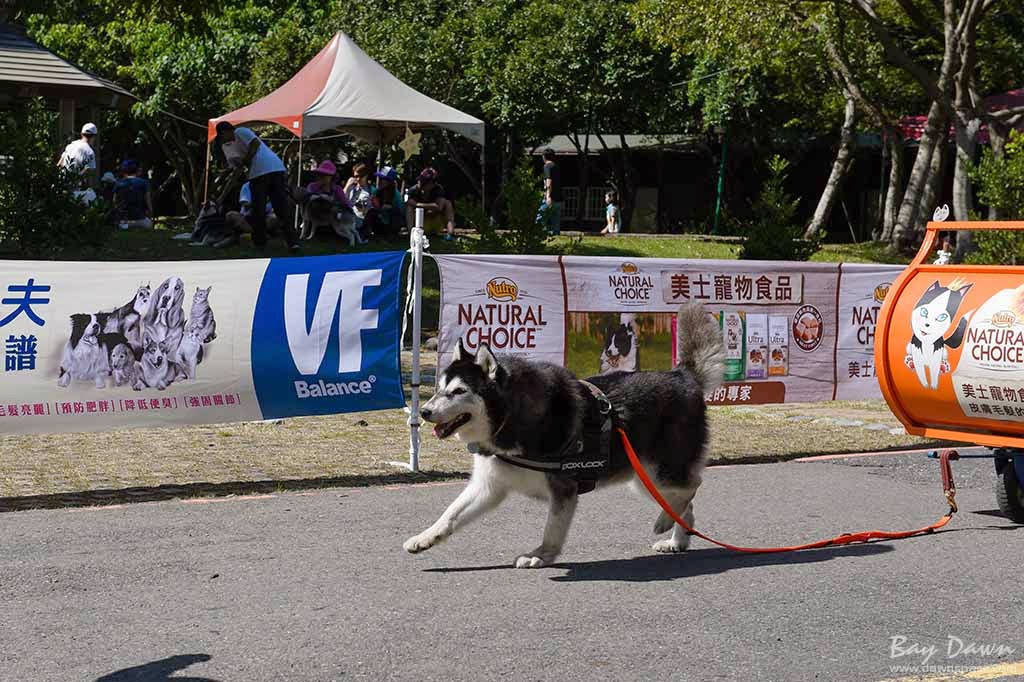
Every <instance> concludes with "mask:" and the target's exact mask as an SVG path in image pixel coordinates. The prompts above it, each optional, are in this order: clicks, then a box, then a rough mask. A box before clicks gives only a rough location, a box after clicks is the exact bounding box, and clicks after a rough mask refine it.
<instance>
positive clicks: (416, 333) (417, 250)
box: [409, 208, 424, 471]
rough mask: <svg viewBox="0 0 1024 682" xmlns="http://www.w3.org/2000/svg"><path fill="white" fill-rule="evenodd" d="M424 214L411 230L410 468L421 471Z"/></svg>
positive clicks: (417, 219) (420, 212)
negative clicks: (421, 337) (421, 338)
mask: <svg viewBox="0 0 1024 682" xmlns="http://www.w3.org/2000/svg"><path fill="white" fill-rule="evenodd" d="M423 213H424V210H423V209H422V208H417V209H416V227H414V228H413V229H412V230H410V231H409V245H410V246H411V247H412V267H413V284H412V296H413V298H412V381H410V384H411V387H412V401H411V405H410V412H409V469H410V470H411V471H419V470H420V336H421V334H422V324H423Z"/></svg>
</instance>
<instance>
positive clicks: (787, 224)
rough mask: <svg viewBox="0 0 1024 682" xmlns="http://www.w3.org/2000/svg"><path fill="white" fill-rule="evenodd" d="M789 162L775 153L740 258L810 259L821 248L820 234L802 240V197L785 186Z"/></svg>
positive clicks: (754, 207)
mask: <svg viewBox="0 0 1024 682" xmlns="http://www.w3.org/2000/svg"><path fill="white" fill-rule="evenodd" d="M788 169H789V162H788V161H786V160H785V159H783V158H782V157H780V156H777V155H776V156H773V157H772V158H771V160H770V161H769V162H768V173H769V175H768V179H767V180H766V181H765V183H764V187H762V189H761V195H760V196H759V197H758V198H757V201H755V202H754V205H753V209H754V223H753V224H752V225H751V226H750V228H749V230H748V231H747V234H746V239H745V240H744V242H743V250H742V251H741V252H740V258H742V259H746V260H807V259H808V258H810V257H811V255H812V254H813V253H814V252H815V251H817V250H818V249H819V248H821V244H820V236H816V237H815V238H814V239H813V240H809V241H808V240H804V239H801V236H802V233H803V230H802V228H801V227H800V225H799V224H797V223H796V212H797V207H798V205H799V203H800V200H799V199H795V198H793V197H792V196H790V195H789V194H787V193H786V189H785V187H784V185H785V183H786V174H787V171H788Z"/></svg>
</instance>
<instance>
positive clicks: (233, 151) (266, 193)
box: [217, 121, 299, 250]
mask: <svg viewBox="0 0 1024 682" xmlns="http://www.w3.org/2000/svg"><path fill="white" fill-rule="evenodd" d="M217 139H218V140H219V141H220V143H221V149H222V150H223V151H224V158H225V159H226V160H227V162H228V164H229V165H231V166H233V167H235V168H236V169H239V168H241V167H243V166H248V167H249V189H250V191H251V192H252V206H253V207H256V206H263V205H264V204H265V203H266V202H267V200H268V199H269V200H270V203H271V205H272V206H273V207H274V213H275V214H276V215H277V217H278V218H279V219H280V220H281V232H282V233H283V234H284V238H285V241H287V242H288V246H289V247H290V248H291V249H292V250H297V249H298V248H299V244H298V240H296V238H295V233H294V232H293V231H292V228H291V221H290V220H288V217H289V214H290V211H289V205H288V186H287V179H286V177H285V167H284V162H283V161H281V159H280V157H278V156H277V154H275V153H274V152H273V151H271V149H270V147H268V146H267V145H265V144H264V143H263V140H261V139H260V138H259V137H258V136H257V135H256V133H254V132H253V131H251V130H249V129H248V128H245V127H242V126H239V127H237V128H236V127H235V126H233V125H231V124H230V123H228V122H227V121H221V122H220V123H218V124H217ZM249 223H250V224H251V225H252V241H253V244H255V245H256V247H257V248H260V249H262V248H264V247H265V246H266V243H267V224H266V214H265V213H264V212H263V211H258V210H256V211H253V212H252V215H250V216H249Z"/></svg>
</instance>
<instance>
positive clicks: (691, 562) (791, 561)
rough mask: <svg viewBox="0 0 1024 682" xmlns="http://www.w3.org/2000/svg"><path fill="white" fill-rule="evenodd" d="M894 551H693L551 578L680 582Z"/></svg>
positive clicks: (576, 569) (877, 547)
mask: <svg viewBox="0 0 1024 682" xmlns="http://www.w3.org/2000/svg"><path fill="white" fill-rule="evenodd" d="M891 551H893V548H892V546H890V545H884V544H870V545H850V546H846V547H826V548H822V549H812V550H802V551H799V552H784V553H779V554H740V553H737V552H733V551H731V550H727V549H720V548H717V547H715V548H711V549H696V550H694V549H691V550H687V551H686V552H684V553H683V554H675V555H671V554H658V555H651V556H642V557H636V558H635V559H609V560H606V561H586V562H580V563H574V564H555V565H554V566H553V568H565V569H567V571H568V572H567V573H566V574H565V575H559V576H552V578H551V580H554V581H555V582H578V581H587V580H621V581H625V582H651V581H655V580H677V579H680V578H691V577H693V576H698V575H714V574H717V573H725V572H726V571H732V570H736V569H739V568H759V567H762V566H790V565H797V564H812V563H818V562H821V561H828V560H830V559H839V558H850V557H855V558H868V557H872V556H877V555H880V554H886V553H888V552H891Z"/></svg>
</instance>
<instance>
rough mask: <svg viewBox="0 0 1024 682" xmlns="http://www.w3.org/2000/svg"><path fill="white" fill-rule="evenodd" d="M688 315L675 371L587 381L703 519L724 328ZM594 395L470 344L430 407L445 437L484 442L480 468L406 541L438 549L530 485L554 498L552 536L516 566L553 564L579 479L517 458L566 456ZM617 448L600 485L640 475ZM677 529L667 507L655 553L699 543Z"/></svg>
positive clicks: (649, 464)
mask: <svg viewBox="0 0 1024 682" xmlns="http://www.w3.org/2000/svg"><path fill="white" fill-rule="evenodd" d="M677 324H678V332H679V336H678V338H679V340H680V343H679V349H680V355H681V357H682V361H681V364H680V365H679V366H678V367H676V368H675V369H673V370H671V371H668V372H632V373H630V372H616V373H614V374H608V375H601V376H596V377H592V378H590V379H588V380H587V381H588V382H590V383H591V384H593V385H595V386H597V387H598V388H599V389H600V390H601V391H603V392H604V394H605V395H606V396H607V398H608V400H609V401H610V402H611V404H612V410H613V411H612V415H613V423H614V425H616V426H619V427H622V428H623V429H625V431H626V433H627V434H628V436H629V438H630V440H631V442H632V444H633V447H634V449H635V450H636V452H637V454H638V456H639V457H640V459H641V461H642V462H643V463H644V465H645V467H646V468H647V470H648V471H649V472H651V473H652V474H653V475H654V477H655V480H656V482H657V485H658V488H659V490H660V491H661V493H662V495H664V496H665V498H666V499H667V500H668V501H669V503H670V504H671V505H672V506H673V508H675V509H677V510H679V512H680V513H681V514H683V515H684V518H685V519H686V520H687V522H689V523H691V524H692V521H693V504H692V500H693V496H694V494H695V493H696V492H697V487H698V486H699V485H700V483H701V471H702V470H703V467H704V446H705V444H706V442H707V438H708V434H707V428H708V427H707V419H706V416H705V405H704V394H705V393H707V392H708V391H712V390H714V389H715V388H716V387H717V386H718V384H719V383H720V382H721V380H722V374H723V361H722V356H723V353H722V333H721V330H720V329H719V328H718V326H717V325H716V324H714V323H713V322H712V321H711V320H710V319H709V317H708V316H706V315H705V313H704V310H703V308H702V307H701V305H700V304H689V305H686V306H684V307H683V308H682V309H680V311H679V316H678V322H677ZM591 399H592V398H591V393H590V391H589V389H588V388H587V387H586V386H584V384H582V383H581V382H579V381H577V379H576V378H575V377H574V376H573V374H572V373H571V372H569V370H567V369H564V368H562V367H559V366H557V365H552V364H547V363H539V362H530V361H527V360H523V359H521V358H519V357H516V356H505V357H501V358H498V357H495V356H494V355H493V354H492V353H491V351H490V349H489V348H488V347H486V346H481V347H480V349H479V350H478V352H477V353H476V355H472V354H471V353H469V352H468V351H467V350H466V348H465V346H463V345H462V342H461V341H460V342H459V346H458V348H457V350H456V352H455V355H454V358H453V360H452V363H451V364H450V365H449V366H448V367H447V368H446V369H445V370H444V372H443V373H442V374H441V376H440V378H439V380H438V388H437V393H435V394H434V396H433V397H432V398H431V399H430V400H429V401H428V402H427V403H426V404H425V405H424V406H423V410H422V416H423V419H425V420H426V421H428V422H431V423H433V424H434V425H435V426H434V435H436V436H437V437H438V438H448V437H450V436H452V435H456V436H458V437H459V439H460V440H462V441H464V442H466V443H469V444H470V445H471V448H470V449H471V451H473V450H475V451H476V452H475V454H474V456H473V475H472V477H471V479H470V482H469V484H468V485H467V486H466V488H465V489H464V490H463V491H462V493H461V494H460V495H459V496H458V497H457V498H456V499H455V501H454V502H452V504H451V505H450V506H449V507H448V509H446V510H445V512H444V513H443V514H441V517H440V518H439V519H438V520H437V521H436V522H435V523H434V524H433V525H432V526H430V527H429V528H427V529H426V530H424V531H423V532H422V533H420V534H419V535H415V536H413V537H411V538H409V539H408V540H406V542H405V544H404V548H405V550H406V551H408V552H412V553H416V552H422V551H423V550H425V549H429V548H430V547H432V546H434V545H436V544H437V543H438V542H441V541H442V540H444V539H445V538H447V537H448V536H449V535H451V534H452V533H453V532H454V531H455V530H456V529H458V528H461V527H462V526H464V525H465V524H467V523H469V522H470V521H471V520H473V519H475V518H477V517H479V516H480V515H481V514H483V513H484V512H486V511H488V510H490V509H493V508H494V507H496V506H497V505H498V504H499V503H500V502H501V501H502V500H503V499H504V498H505V497H506V495H508V494H509V493H511V492H518V493H522V494H525V495H527V496H530V497H534V498H539V499H546V500H547V501H548V505H549V506H548V519H547V523H546V525H545V527H544V536H543V540H542V541H541V543H540V545H539V546H538V547H537V548H536V549H533V550H532V551H529V552H526V553H525V554H523V555H521V556H519V557H518V558H517V559H516V561H515V566H516V567H517V568H537V567H541V566H547V565H549V564H551V562H553V561H554V560H555V557H557V556H558V554H559V553H560V552H561V550H562V545H563V543H564V541H565V538H566V535H567V534H568V531H569V525H570V523H571V522H572V517H573V514H574V513H575V511H576V501H577V495H578V493H579V487H578V486H579V484H578V483H577V481H576V480H575V479H574V478H572V477H569V476H564V475H562V473H561V471H559V472H557V473H545V472H541V471H534V470H531V469H528V468H523V467H521V466H517V465H515V464H512V463H511V460H510V459H509V458H510V457H512V458H522V459H528V460H532V461H533V462H534V463H537V462H559V461H560V460H561V459H562V453H563V452H564V451H565V446H566V444H568V443H572V442H573V439H574V438H576V436H577V434H579V433H581V431H582V425H583V422H584V419H585V418H586V415H587V413H588V406H589V405H590V401H591ZM610 447H611V450H610V461H609V466H608V467H607V469H605V470H604V471H602V472H601V473H600V474H599V478H598V481H597V484H598V485H602V484H607V483H613V482H623V481H628V480H630V479H631V478H633V472H632V469H631V468H630V465H629V461H628V458H627V457H626V456H625V453H624V450H623V446H622V443H621V441H620V439H619V438H618V437H616V436H615V435H614V432H613V435H612V439H611V443H610ZM597 454H598V453H593V455H594V456H597ZM673 526H674V524H673V522H672V519H671V518H670V517H668V516H667V515H666V514H664V513H661V514H659V515H658V518H657V521H656V522H655V524H654V532H655V533H664V532H666V531H668V530H669V529H672V535H671V536H670V537H669V538H666V539H663V540H660V541H659V542H657V543H655V544H654V546H653V548H654V550H655V551H658V552H681V551H683V550H684V549H686V547H687V546H688V545H689V536H688V535H687V533H686V531H685V530H683V529H682V528H681V527H678V526H675V527H673Z"/></svg>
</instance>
